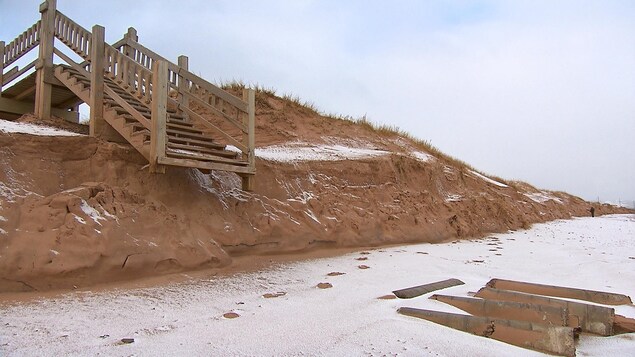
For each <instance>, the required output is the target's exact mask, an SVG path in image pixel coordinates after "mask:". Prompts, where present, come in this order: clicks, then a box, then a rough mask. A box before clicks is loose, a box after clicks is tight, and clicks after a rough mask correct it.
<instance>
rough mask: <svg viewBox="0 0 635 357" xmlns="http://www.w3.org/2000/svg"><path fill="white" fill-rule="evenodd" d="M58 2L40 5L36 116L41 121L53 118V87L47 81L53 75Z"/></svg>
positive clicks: (49, 0) (46, 2)
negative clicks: (40, 21) (40, 20)
mask: <svg viewBox="0 0 635 357" xmlns="http://www.w3.org/2000/svg"><path fill="white" fill-rule="evenodd" d="M56 8H57V0H47V1H45V2H43V3H42V4H41V5H40V13H41V14H42V23H41V24H40V53H39V57H38V63H37V65H36V66H35V68H36V70H37V74H36V79H35V86H36V89H35V116H37V117H38V118H39V119H49V118H50V117H51V95H52V92H53V86H52V85H51V84H50V83H48V82H47V79H48V78H50V77H51V76H52V75H53V47H54V46H55V11H56Z"/></svg>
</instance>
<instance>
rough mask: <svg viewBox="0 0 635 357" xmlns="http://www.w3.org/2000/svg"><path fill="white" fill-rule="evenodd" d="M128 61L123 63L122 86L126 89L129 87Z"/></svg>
mask: <svg viewBox="0 0 635 357" xmlns="http://www.w3.org/2000/svg"><path fill="white" fill-rule="evenodd" d="M129 72H130V61H128V60H127V59H126V61H124V63H123V86H124V87H125V88H126V89H128V88H129V87H130V75H129Z"/></svg>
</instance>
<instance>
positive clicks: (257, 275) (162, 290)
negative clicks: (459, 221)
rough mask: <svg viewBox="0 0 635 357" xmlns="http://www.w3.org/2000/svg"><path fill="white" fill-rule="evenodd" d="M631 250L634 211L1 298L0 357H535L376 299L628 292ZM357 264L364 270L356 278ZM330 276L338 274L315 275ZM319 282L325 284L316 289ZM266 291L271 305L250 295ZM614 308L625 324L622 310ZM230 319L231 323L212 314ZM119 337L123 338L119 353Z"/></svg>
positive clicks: (591, 349) (599, 349)
mask: <svg viewBox="0 0 635 357" xmlns="http://www.w3.org/2000/svg"><path fill="white" fill-rule="evenodd" d="M634 244H635V215H618V216H605V217H601V218H595V219H591V218H580V219H573V220H566V221H562V220H560V221H555V222H550V223H546V224H539V225H536V226H534V227H533V228H532V229H530V230H520V231H516V232H510V233H505V234H494V235H488V236H486V237H484V238H482V239H474V240H458V241H453V242H452V243H446V244H418V245H410V246H402V247H390V248H377V249H370V250H367V251H365V252H362V251H360V252H357V253H353V254H348V255H344V256H340V257H335V258H326V259H316V260H310V261H303V262H297V263H283V264H278V265H275V266H272V267H270V268H268V269H263V270H260V271H257V272H253V273H248V274H236V275H233V276H219V277H213V276H212V277H207V278H202V279H191V280H190V281H187V282H182V283H178V284H168V285H166V286H162V287H155V288H143V289H126V290H113V291H106V292H91V291H88V290H86V291H78V292H73V293H68V294H65V295H63V296H57V297H55V298H51V299H42V300H38V301H27V302H22V303H15V302H13V303H11V302H9V303H5V304H4V305H0V316H1V317H0V322H1V324H0V354H3V355H5V354H6V355H7V356H14V355H16V356H17V355H42V356H44V355H50V356H53V355H97V354H103V355H109V356H129V355H188V356H209V355H215V356H253V355H262V356H281V355H311V356H362V355H363V356H383V355H391V356H539V355H541V354H539V353H536V352H532V351H528V350H523V349H520V348H517V347H513V346H510V345H506V344H503V343H500V342H498V341H494V340H489V339H485V338H480V337H475V336H472V335H468V334H465V333H462V332H459V331H455V330H451V329H448V328H445V327H442V326H439V325H435V324H432V323H428V322H425V321H422V320H417V319H414V318H411V317H406V316H402V315H399V314H397V313H396V309H397V308H399V307H401V306H412V307H420V308H430V309H435V310H441V311H449V312H456V313H461V312H460V311H459V310H457V309H454V308H453V307H451V306H449V305H445V304H443V303H441V302H439V301H435V300H429V299H427V297H428V296H429V295H431V294H427V295H424V296H421V297H418V298H415V299H411V300H379V299H377V297H379V296H382V295H385V294H388V293H390V292H391V291H392V290H395V289H399V288H404V287H409V286H413V285H419V284H422V283H427V282H432V281H437V280H442V279H447V278H450V277H453V278H459V279H461V280H463V281H464V282H465V283H466V284H465V285H462V286H457V287H453V288H449V289H446V290H443V291H441V293H444V294H451V295H458V296H466V295H467V293H468V292H470V291H477V290H478V289H479V288H480V287H482V286H483V285H484V284H485V283H486V282H487V281H488V280H489V279H490V278H492V277H499V278H508V279H517V280H526V281H534V282H542V283H548V284H559V285H564V286H574V287H582V288H588V289H595V290H605V291H613V292H618V293H623V294H627V295H630V296H631V297H635V285H633V281H635V256H634V253H633V251H632V247H633V245H634ZM358 258H366V260H363V261H360V260H357V259H358ZM362 264H364V265H367V266H369V267H370V268H369V269H359V267H358V266H359V265H362ZM331 272H341V273H345V274H343V275H339V276H328V275H327V274H328V273H331ZM322 282H328V283H331V284H332V288H329V289H318V288H317V287H316V285H317V284H318V283H322ZM268 293H270V294H278V295H281V296H278V297H275V298H265V297H263V295H265V294H268ZM282 293H283V294H282ZM616 310H617V313H619V314H622V315H626V316H629V317H635V307H633V306H632V305H631V306H617V307H616ZM229 312H234V313H236V314H237V315H239V317H237V318H233V319H229V318H225V317H223V315H224V314H226V313H229ZM122 338H134V343H132V344H127V345H124V344H121V343H120V341H121V339H122ZM577 349H578V351H577V352H578V355H579V356H611V355H612V356H629V355H632V354H633V353H632V352H633V351H635V336H634V334H625V335H618V336H613V337H596V336H590V335H583V336H582V337H581V338H580V340H579V342H578V344H577Z"/></svg>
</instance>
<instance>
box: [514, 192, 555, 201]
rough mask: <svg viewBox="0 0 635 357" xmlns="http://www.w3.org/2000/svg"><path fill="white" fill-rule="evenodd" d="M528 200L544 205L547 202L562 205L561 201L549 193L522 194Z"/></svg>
mask: <svg viewBox="0 0 635 357" xmlns="http://www.w3.org/2000/svg"><path fill="white" fill-rule="evenodd" d="M523 194H524V195H525V196H527V197H528V198H529V199H530V200H532V201H534V202H538V203H545V202H547V201H555V202H557V203H562V200H561V199H560V198H558V197H556V196H554V195H552V194H550V193H549V192H546V191H540V192H531V193H523Z"/></svg>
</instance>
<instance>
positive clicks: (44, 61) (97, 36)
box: [0, 0, 255, 187]
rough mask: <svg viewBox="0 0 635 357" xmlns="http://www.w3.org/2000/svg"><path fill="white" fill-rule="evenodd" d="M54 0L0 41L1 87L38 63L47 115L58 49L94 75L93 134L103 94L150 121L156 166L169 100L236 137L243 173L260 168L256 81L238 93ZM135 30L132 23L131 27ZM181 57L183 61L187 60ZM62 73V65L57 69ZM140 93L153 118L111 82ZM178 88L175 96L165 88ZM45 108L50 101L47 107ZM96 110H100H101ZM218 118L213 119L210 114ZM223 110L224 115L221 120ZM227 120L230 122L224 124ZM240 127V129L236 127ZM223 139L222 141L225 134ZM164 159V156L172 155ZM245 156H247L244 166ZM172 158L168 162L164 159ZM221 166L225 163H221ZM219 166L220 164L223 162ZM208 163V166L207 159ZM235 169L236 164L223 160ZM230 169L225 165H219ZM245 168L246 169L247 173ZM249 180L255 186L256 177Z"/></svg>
mask: <svg viewBox="0 0 635 357" xmlns="http://www.w3.org/2000/svg"><path fill="white" fill-rule="evenodd" d="M56 4H57V0H45V1H44V3H42V4H41V5H40V13H41V14H42V19H41V20H40V21H38V22H37V23H35V25H33V26H31V27H30V28H29V29H27V30H26V31H25V32H24V33H22V34H21V35H19V36H18V37H17V38H16V39H15V40H13V41H12V42H10V43H9V44H8V45H5V44H4V42H0V94H1V93H2V85H3V84H6V83H8V82H10V81H12V80H14V79H16V78H17V77H19V76H21V75H22V74H24V73H26V71H27V70H30V69H32V68H33V67H35V68H36V70H37V73H38V75H37V77H36V93H37V94H36V97H35V98H36V100H35V101H36V103H35V108H36V109H35V112H36V113H35V114H36V115H37V116H38V117H42V118H47V117H50V108H51V93H52V92H51V91H52V86H53V83H54V82H52V80H53V79H54V78H53V79H52V77H51V75H52V74H53V69H54V64H53V56H54V55H56V56H57V57H59V58H61V59H62V60H63V61H65V62H67V63H68V64H70V65H71V66H72V67H73V68H75V70H77V71H78V72H79V73H81V74H82V75H83V76H84V77H90V78H89V79H90V100H89V103H88V104H89V105H90V107H91V119H90V122H91V135H93V127H96V126H94V122H95V121H98V122H100V123H102V122H103V116H102V114H101V113H103V106H104V95H106V96H109V97H111V98H112V99H113V100H115V102H117V103H118V104H119V105H120V106H122V107H123V108H124V109H125V110H126V111H128V112H129V113H130V114H131V115H132V116H133V117H134V118H135V119H136V120H137V121H139V122H140V123H141V124H143V126H144V127H146V128H148V129H150V135H151V140H150V141H151V144H150V157H151V158H150V160H151V162H150V168H151V170H152V169H153V166H154V167H155V168H156V169H159V170H161V167H159V166H160V165H161V164H162V162H161V158H162V157H163V158H165V155H166V147H167V146H166V140H167V132H166V124H167V117H168V115H167V108H168V107H173V108H177V109H178V110H179V111H180V112H181V113H183V114H184V116H185V117H186V118H187V117H189V118H190V120H191V121H192V122H193V123H194V124H195V126H199V127H201V130H203V131H204V130H205V129H204V128H202V127H205V128H207V129H209V130H208V131H213V132H215V133H217V134H220V137H222V138H224V139H226V142H227V143H226V144H229V145H233V146H235V147H236V148H238V149H239V150H240V151H241V152H242V153H243V163H241V165H239V166H241V167H242V169H243V170H241V171H236V172H237V173H242V174H244V175H243V179H245V177H248V178H249V181H248V182H251V178H253V177H252V175H253V174H254V173H255V153H254V151H255V136H254V131H255V117H254V113H255V92H254V91H253V90H251V89H249V90H247V89H245V90H244V91H243V98H242V99H240V98H238V97H236V96H233V95H231V94H230V93H228V92H226V91H224V90H223V89H221V88H219V87H217V86H215V85H213V84H211V83H209V82H207V81H205V80H204V79H202V78H200V77H198V76H196V75H195V74H193V73H191V72H189V71H188V69H187V58H186V57H184V56H183V57H182V58H179V65H177V64H174V63H172V62H170V61H168V60H166V59H165V58H163V57H161V56H160V55H158V54H157V53H155V52H153V51H151V50H150V49H148V48H145V47H144V46H142V45H141V44H139V43H138V42H137V38H136V32H135V33H134V35H135V36H134V37H131V36H130V34H131V32H130V30H129V35H128V36H127V37H125V38H124V39H123V40H121V41H119V42H117V43H116V44H115V45H114V46H110V45H108V44H107V43H105V41H104V31H105V29H104V28H103V27H101V26H97V25H96V26H94V27H93V29H92V32H91V31H88V30H86V29H84V28H83V27H82V26H80V25H79V24H77V23H75V22H74V21H73V20H71V19H69V18H68V17H66V16H65V15H64V14H62V13H61V12H59V11H57V9H56V6H57V5H56ZM131 30H134V29H132V28H131ZM55 38H57V39H58V40H59V41H60V42H62V43H64V44H65V45H66V46H68V48H70V49H71V50H72V51H73V52H74V53H75V54H77V55H78V56H79V57H81V59H82V60H81V61H79V62H81V63H77V62H75V61H74V60H72V59H71V58H70V57H69V56H67V55H66V54H65V53H64V52H62V51H60V50H59V49H58V48H56V47H55ZM38 45H39V47H40V53H39V56H38V59H37V60H35V61H33V62H32V63H31V64H29V65H27V66H26V67H25V68H23V69H22V70H19V69H18V67H17V66H16V67H15V68H13V69H12V70H11V71H9V72H7V73H4V68H6V67H8V66H9V65H11V64H12V63H13V62H15V61H17V60H18V59H19V58H20V57H22V56H23V55H24V54H26V53H27V52H29V51H30V50H32V49H33V48H35V47H36V46H38ZM182 59H183V60H184V62H183V63H184V64H183V63H182ZM55 73H56V74H57V75H59V74H60V73H61V72H59V71H57V72H55ZM111 82H112V83H114V84H115V85H117V86H118V87H120V88H121V89H123V90H124V91H126V92H127V93H128V94H130V95H132V96H135V97H136V98H138V101H139V103H141V104H142V105H144V106H145V107H147V108H149V109H150V113H151V119H150V120H148V118H147V117H145V116H144V115H142V114H141V113H140V111H138V110H137V109H135V107H136V105H134V104H132V103H129V102H128V101H127V100H125V99H123V98H122V96H123V97H126V96H125V95H123V94H122V95H119V94H117V93H116V90H115V89H113V87H112V83H111ZM171 90H174V91H176V92H177V93H178V97H177V98H176V99H174V98H171V97H170V96H169V95H168V92H169V91H171ZM190 103H196V105H197V107H198V109H201V110H202V111H204V112H207V113H211V114H212V116H209V115H202V114H201V112H200V111H198V110H196V111H195V110H192V109H191V108H190ZM47 108H48V109H47ZM95 116H101V118H96V117H95ZM210 118H213V119H210ZM217 118H220V119H221V120H216V119H217ZM227 123H228V124H229V125H227ZM236 129H237V130H236ZM221 142H222V141H221ZM166 160H167V159H166ZM166 160H164V162H163V163H165V162H167V161H169V160H167V161H166ZM244 162H247V164H248V168H247V169H246V170H244V169H245V167H244V166H243V165H244ZM167 164H171V163H169V162H168V163H167ZM221 166H222V165H221ZM221 166H219V167H221ZM208 167H209V166H208ZM223 167H227V168H229V169H230V170H231V169H232V168H231V167H229V166H227V165H225V166H223ZM221 169H225V168H221ZM245 175H246V176H245ZM245 182H247V181H245V180H243V186H244V187H251V184H248V185H247V186H245Z"/></svg>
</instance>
